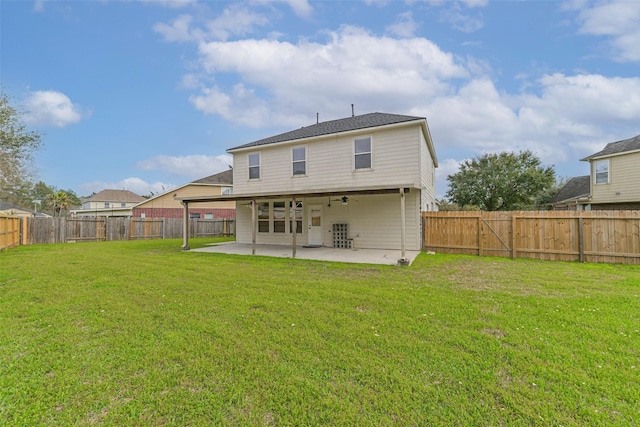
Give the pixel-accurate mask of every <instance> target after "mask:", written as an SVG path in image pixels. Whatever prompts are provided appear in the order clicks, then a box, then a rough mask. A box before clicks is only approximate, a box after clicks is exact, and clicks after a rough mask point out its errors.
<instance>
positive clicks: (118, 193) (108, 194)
mask: <svg viewBox="0 0 640 427" xmlns="http://www.w3.org/2000/svg"><path fill="white" fill-rule="evenodd" d="M144 200H146V199H145V198H144V197H142V196H138V195H137V194H136V193H132V192H131V191H129V190H102V191H100V192H99V193H97V194H94V195H93V196H91V197H89V198H88V199H86V200H85V201H90V202H128V203H138V202H142V201H144Z"/></svg>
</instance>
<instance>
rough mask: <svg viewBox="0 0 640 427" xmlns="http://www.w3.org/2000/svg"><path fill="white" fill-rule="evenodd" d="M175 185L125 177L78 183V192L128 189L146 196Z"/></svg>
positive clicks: (89, 192) (86, 193)
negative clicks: (117, 179) (118, 179)
mask: <svg viewBox="0 0 640 427" xmlns="http://www.w3.org/2000/svg"><path fill="white" fill-rule="evenodd" d="M175 187H176V185H174V184H167V183H163V182H154V183H149V182H146V181H144V180H142V179H140V178H135V177H131V178H125V179H123V180H120V181H92V182H86V183H84V184H80V185H78V189H79V192H80V194H84V195H88V194H91V193H98V192H100V191H102V190H129V191H131V192H133V193H135V194H138V195H139V196H146V195H148V194H151V193H153V194H160V193H162V192H165V191H167V190H170V189H171V188H175Z"/></svg>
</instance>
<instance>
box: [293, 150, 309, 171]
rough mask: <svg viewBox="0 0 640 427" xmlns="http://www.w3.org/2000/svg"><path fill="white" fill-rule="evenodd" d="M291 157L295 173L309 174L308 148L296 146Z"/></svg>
mask: <svg viewBox="0 0 640 427" xmlns="http://www.w3.org/2000/svg"><path fill="white" fill-rule="evenodd" d="M291 157H292V159H293V174H294V175H306V174H307V148H306V147H295V148H293V149H291Z"/></svg>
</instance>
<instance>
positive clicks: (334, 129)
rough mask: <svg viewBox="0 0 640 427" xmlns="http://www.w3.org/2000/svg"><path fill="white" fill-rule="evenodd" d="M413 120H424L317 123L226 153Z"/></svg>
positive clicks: (391, 117)
mask: <svg viewBox="0 0 640 427" xmlns="http://www.w3.org/2000/svg"><path fill="white" fill-rule="evenodd" d="M414 120H425V118H424V117H415V116H403V115H399V114H387V113H369V114H363V115H361V116H353V117H348V118H346V119H338V120H331V121H328V122H322V123H318V124H315V125H312V126H306V127H302V128H300V129H296V130H292V131H289V132H285V133H281V134H280V135H275V136H270V137H268V138H264V139H259V140H257V141H253V142H249V143H248V144H244V145H239V146H237V147H233V148H230V149H228V150H227V151H233V150H238V149H241V148H249V147H258V146H261V145H267V144H275V143H277V142H286V141H295V140H297V139H304V138H313V137H316V136H323V135H331V134H333V133H341V132H348V131H352V130H358V129H367V128H372V127H378V126H386V125H393V124H397V123H403V122H411V121H414Z"/></svg>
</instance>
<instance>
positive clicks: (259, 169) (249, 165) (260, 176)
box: [247, 151, 262, 181]
mask: <svg viewBox="0 0 640 427" xmlns="http://www.w3.org/2000/svg"><path fill="white" fill-rule="evenodd" d="M252 154H257V155H258V165H257V168H258V177H257V178H251V168H252V167H256V165H253V166H252V165H251V164H250V162H249V157H251V155H252ZM247 179H248V180H249V181H259V180H260V179H262V154H261V153H260V152H259V151H254V152H252V153H247Z"/></svg>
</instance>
